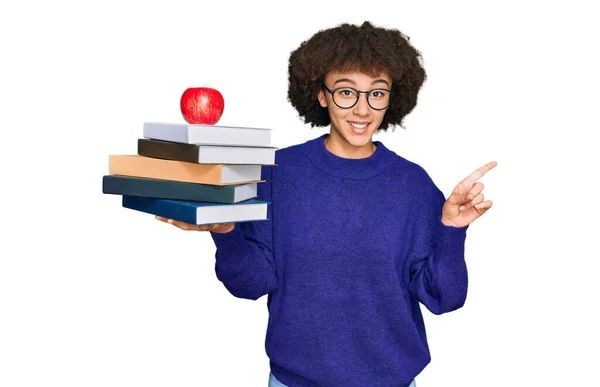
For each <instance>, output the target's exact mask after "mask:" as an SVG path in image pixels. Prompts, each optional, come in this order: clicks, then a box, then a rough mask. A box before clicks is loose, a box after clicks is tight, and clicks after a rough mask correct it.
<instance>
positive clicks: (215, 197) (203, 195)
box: [102, 175, 236, 204]
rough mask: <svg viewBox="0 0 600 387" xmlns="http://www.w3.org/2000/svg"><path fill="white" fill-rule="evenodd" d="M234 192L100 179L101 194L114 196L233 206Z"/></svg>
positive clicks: (155, 181)
mask: <svg viewBox="0 0 600 387" xmlns="http://www.w3.org/2000/svg"><path fill="white" fill-rule="evenodd" d="M235 190H236V187H234V186H215V185H208V184H196V183H185V182H178V181H169V180H158V179H146V178H136V177H126V176H114V175H106V176H103V177H102V192H103V193H105V194H115V195H130V196H143V197H152V198H163V199H173V200H189V201H199V202H215V203H225V204H233V203H235Z"/></svg>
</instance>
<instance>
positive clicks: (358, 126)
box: [348, 121, 369, 134]
mask: <svg viewBox="0 0 600 387" xmlns="http://www.w3.org/2000/svg"><path fill="white" fill-rule="evenodd" d="M348 123H349V124H350V128H351V129H352V132H353V133H355V134H365V133H366V132H367V130H368V128H369V122H360V121H348Z"/></svg>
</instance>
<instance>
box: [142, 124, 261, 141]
mask: <svg viewBox="0 0 600 387" xmlns="http://www.w3.org/2000/svg"><path fill="white" fill-rule="evenodd" d="M271 131H272V130H271V129H268V128H249V127H240V126H223V125H203V124H181V123H165V122H144V132H143V136H144V137H145V138H150V139H154V140H163V141H173V142H180V143H186V144H201V145H225V146H257V147H270V146H271Z"/></svg>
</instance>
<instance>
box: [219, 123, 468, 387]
mask: <svg viewBox="0 0 600 387" xmlns="http://www.w3.org/2000/svg"><path fill="white" fill-rule="evenodd" d="M326 136H327V135H326V134H324V135H322V136H320V137H318V138H315V139H312V140H309V141H307V142H305V143H302V144H298V145H294V146H291V147H287V148H283V149H279V150H277V152H276V164H277V165H275V166H263V179H265V180H266V182H264V183H260V184H259V198H260V199H263V200H267V201H269V202H270V203H271V204H270V205H269V210H268V216H269V219H270V220H269V221H262V222H249V223H239V224H236V226H235V228H234V230H233V231H231V232H229V233H227V234H216V233H211V236H212V238H213V240H214V242H215V245H216V248H217V249H216V264H215V270H216V274H217V278H218V279H219V280H220V281H221V282H222V283H223V284H224V286H225V287H226V288H227V289H228V290H229V291H230V292H231V293H232V294H233V295H234V296H236V297H240V298H247V299H258V298H260V297H261V296H264V295H268V298H267V300H268V302H267V305H268V308H269V322H268V326H267V334H266V352H267V355H268V356H269V358H270V360H271V370H272V372H273V374H274V375H275V377H276V378H277V379H278V380H279V381H281V382H282V383H284V384H286V385H287V386H290V387H296V386H298V387H305V386H306V387H308V386H325V387H329V386H332V387H333V386H344V387H352V386H360V387H364V386H381V387H386V386H390V387H391V386H394V387H402V386H408V384H409V383H410V382H411V381H412V380H413V378H415V377H416V376H417V375H418V374H419V373H420V372H421V371H422V370H423V368H424V367H425V366H426V365H427V364H428V363H429V362H430V353H429V348H428V344H427V338H426V334H425V327H424V324H423V317H422V314H421V310H420V304H422V305H424V306H425V307H426V308H427V309H428V310H429V311H431V312H432V313H434V314H441V313H446V312H449V311H452V310H455V309H457V308H460V307H461V306H462V305H463V304H464V302H465V299H466V295H467V282H468V280H467V268H466V264H465V260H464V242H465V238H466V231H467V227H462V228H457V227H448V226H445V225H443V224H442V223H441V221H440V218H441V209H442V206H443V204H444V201H445V198H444V195H443V193H442V192H441V191H440V190H439V189H438V188H437V187H436V185H435V184H434V183H433V181H432V179H431V178H430V177H429V175H428V174H427V173H426V172H425V170H424V169H423V168H421V167H420V166H419V165H417V164H415V163H413V162H411V161H408V160H406V159H404V158H403V157H401V156H399V155H397V154H396V153H394V152H392V151H390V150H389V149H387V148H386V147H385V146H384V145H383V143H381V142H379V141H375V145H376V146H377V148H376V150H375V152H374V153H373V155H371V156H370V157H368V158H363V159H346V158H342V157H339V156H336V155H334V154H333V153H331V152H329V151H328V150H327V148H326V147H325V144H324V139H325V137H326Z"/></svg>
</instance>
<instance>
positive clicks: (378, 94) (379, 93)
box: [371, 90, 387, 98]
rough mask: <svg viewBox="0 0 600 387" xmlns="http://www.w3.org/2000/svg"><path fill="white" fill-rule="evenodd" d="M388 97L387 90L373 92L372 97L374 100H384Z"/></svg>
mask: <svg viewBox="0 0 600 387" xmlns="http://www.w3.org/2000/svg"><path fill="white" fill-rule="evenodd" d="M386 95H387V91H386V90H373V91H372V92H371V96H372V97H373V98H383V97H385V96H386Z"/></svg>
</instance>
